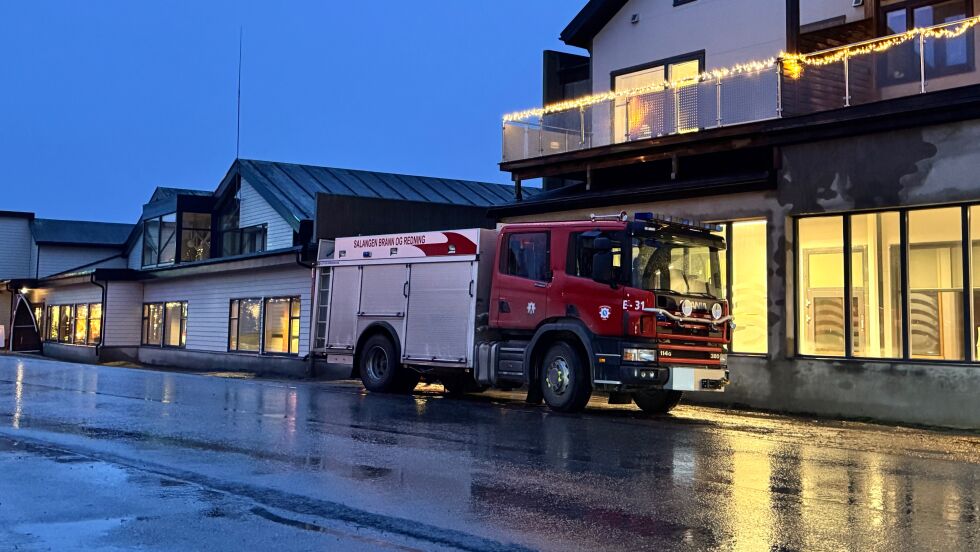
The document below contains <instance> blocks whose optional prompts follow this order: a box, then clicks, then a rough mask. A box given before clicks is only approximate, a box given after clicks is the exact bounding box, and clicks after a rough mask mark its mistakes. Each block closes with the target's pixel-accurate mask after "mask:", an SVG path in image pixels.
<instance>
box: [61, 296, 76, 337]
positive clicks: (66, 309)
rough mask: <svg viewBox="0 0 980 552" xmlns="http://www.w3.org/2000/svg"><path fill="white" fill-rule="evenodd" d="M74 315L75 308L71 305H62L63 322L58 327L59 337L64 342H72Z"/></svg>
mask: <svg viewBox="0 0 980 552" xmlns="http://www.w3.org/2000/svg"><path fill="white" fill-rule="evenodd" d="M73 315H74V308H72V306H71V305H62V306H61V324H60V327H59V329H58V337H59V338H60V341H61V342H62V343H71V338H72V331H71V322H72V316H73Z"/></svg>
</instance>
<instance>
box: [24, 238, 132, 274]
mask: <svg viewBox="0 0 980 552" xmlns="http://www.w3.org/2000/svg"><path fill="white" fill-rule="evenodd" d="M38 249H39V252H38V255H40V262H39V263H38V278H43V277H45V276H50V275H52V274H59V273H61V272H65V271H68V270H71V269H73V268H78V267H80V266H85V265H88V264H90V263H93V262H95V261H101V260H103V259H108V258H109V257H113V256H114V255H119V254H120V253H121V251H120V250H119V248H116V247H73V246H65V245H41V246H39V248H38ZM125 267H126V260H125V259H123V258H121V257H116V258H113V259H109V260H107V261H106V262H103V263H99V264H97V265H92V266H89V267H86V269H88V268H125Z"/></svg>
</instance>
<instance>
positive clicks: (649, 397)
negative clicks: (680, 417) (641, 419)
mask: <svg viewBox="0 0 980 552" xmlns="http://www.w3.org/2000/svg"><path fill="white" fill-rule="evenodd" d="M682 394H683V393H681V392H680V391H670V390H663V389H656V390H652V391H644V392H642V393H636V394H634V395H633V402H635V403H636V406H639V407H640V410H642V411H643V412H645V413H646V414H666V413H668V412H670V411H671V410H673V409H674V407H675V406H677V403H679V402H681V395H682Z"/></svg>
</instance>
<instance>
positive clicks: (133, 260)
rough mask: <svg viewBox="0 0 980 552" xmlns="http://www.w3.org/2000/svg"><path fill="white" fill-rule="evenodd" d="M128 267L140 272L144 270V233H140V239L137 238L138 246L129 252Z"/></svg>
mask: <svg viewBox="0 0 980 552" xmlns="http://www.w3.org/2000/svg"><path fill="white" fill-rule="evenodd" d="M126 266H128V267H129V268H131V269H133V270H139V269H141V268H143V233H142V231H141V232H140V235H139V237H137V238H136V245H134V246H133V249H132V250H130V252H129V258H128V259H127V263H126Z"/></svg>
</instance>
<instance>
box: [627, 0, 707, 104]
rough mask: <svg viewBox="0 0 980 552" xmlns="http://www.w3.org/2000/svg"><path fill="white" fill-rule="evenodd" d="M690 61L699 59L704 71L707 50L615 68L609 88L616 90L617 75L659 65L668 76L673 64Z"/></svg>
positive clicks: (700, 67)
mask: <svg viewBox="0 0 980 552" xmlns="http://www.w3.org/2000/svg"><path fill="white" fill-rule="evenodd" d="M688 1H689V2H693V1H694V0H688ZM689 61H697V62H698V71H699V72H701V73H704V66H705V65H704V64H705V50H695V51H693V52H688V53H686V54H679V55H676V56H670V57H665V58H662V59H658V60H654V61H650V62H647V63H641V64H639V65H632V66H630V67H623V68H621V69H615V70H613V71H611V72H610V73H609V89H610V90H613V91H615V90H616V77H622V76H625V75H629V74H630V73H639V72H640V71H648V70H650V69H655V68H657V67H663V68H664V77H665V78H667V76H668V73H669V69H670V66H671V65H677V64H680V63H687V62H689Z"/></svg>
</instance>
